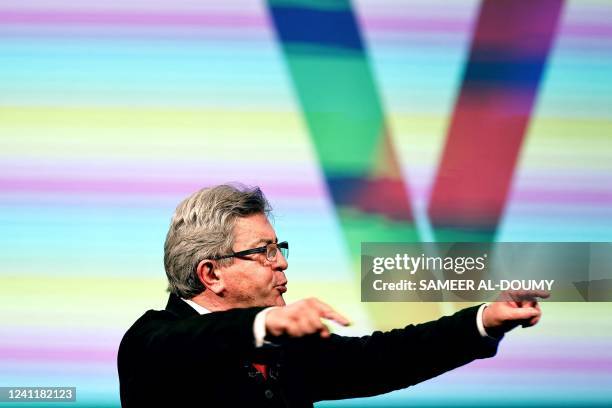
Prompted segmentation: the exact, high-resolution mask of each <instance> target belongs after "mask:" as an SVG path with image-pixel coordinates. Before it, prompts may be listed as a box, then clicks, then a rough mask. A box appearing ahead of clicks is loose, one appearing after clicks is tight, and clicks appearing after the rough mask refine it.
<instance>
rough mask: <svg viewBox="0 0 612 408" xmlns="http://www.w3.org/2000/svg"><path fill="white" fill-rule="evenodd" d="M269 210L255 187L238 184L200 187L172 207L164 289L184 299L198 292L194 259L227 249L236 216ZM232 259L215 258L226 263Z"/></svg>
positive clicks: (223, 263) (262, 196) (217, 253)
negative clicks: (172, 213) (166, 281)
mask: <svg viewBox="0 0 612 408" xmlns="http://www.w3.org/2000/svg"><path fill="white" fill-rule="evenodd" d="M271 211H272V209H271V207H270V204H269V203H268V200H266V197H265V196H264V194H263V192H262V191H261V189H260V188H259V187H248V186H244V185H241V184H234V185H231V184H222V185H219V186H215V187H210V188H204V189H202V190H200V191H197V192H195V193H193V194H192V195H190V196H189V197H187V198H186V199H185V200H183V201H182V202H181V203H180V204H179V205H178V207H176V210H175V211H174V215H173V216H172V222H171V223H170V228H169V230H168V234H167V235H166V243H165V244H164V266H165V268H166V275H167V277H168V291H169V292H171V293H173V294H175V295H176V296H179V297H181V298H184V299H191V298H192V297H194V296H196V295H198V294H200V293H202V292H203V291H204V290H205V289H206V288H205V287H204V285H203V284H202V282H201V281H200V279H199V278H198V276H197V274H196V268H197V266H198V263H199V262H200V261H201V260H203V259H208V258H213V257H215V256H219V255H225V254H228V253H231V251H232V246H233V244H234V234H233V229H234V223H235V220H236V218H238V217H247V216H249V215H253V214H265V215H266V216H268V215H269V214H270V212H271ZM233 261H234V259H233V258H228V259H222V260H219V261H218V262H219V264H221V265H222V266H226V265H229V264H231V263H232V262H233Z"/></svg>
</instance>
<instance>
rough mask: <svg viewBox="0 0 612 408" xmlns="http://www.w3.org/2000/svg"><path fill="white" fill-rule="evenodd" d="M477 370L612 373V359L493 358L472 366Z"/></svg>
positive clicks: (603, 357) (602, 357) (604, 357)
mask: <svg viewBox="0 0 612 408" xmlns="http://www.w3.org/2000/svg"><path fill="white" fill-rule="evenodd" d="M470 367H471V368H472V369H476V370H486V371H490V370H500V371H502V370H504V371H505V370H513V371H514V370H516V371H525V372H527V371H528V372H534V371H540V370H554V371H574V372H575V371H588V372H598V371H602V372H608V373H609V372H610V371H612V357H609V356H601V357H571V356H568V357H536V356H529V357H525V358H521V357H507V358H493V359H488V360H480V361H478V362H476V363H473V364H472V365H471V366H470Z"/></svg>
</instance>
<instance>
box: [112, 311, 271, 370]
mask: <svg viewBox="0 0 612 408" xmlns="http://www.w3.org/2000/svg"><path fill="white" fill-rule="evenodd" d="M262 309H263V308H259V307H257V308H248V309H232V310H228V311H223V312H213V313H208V314H205V315H199V316H192V317H188V318H184V319H175V318H174V316H173V315H171V314H169V313H167V312H165V311H161V312H158V311H149V312H147V313H145V315H144V316H142V317H141V318H140V319H139V320H138V321H137V322H136V323H135V324H134V325H133V326H132V327H131V328H130V330H128V333H126V335H125V336H124V338H123V341H122V342H121V343H122V344H121V346H120V349H119V357H120V358H119V361H120V363H121V360H122V358H121V357H123V356H126V357H127V356H128V355H129V354H133V356H132V357H135V356H136V355H137V356H138V357H141V358H145V359H146V357H147V356H150V357H152V358H153V357H154V358H155V360H157V361H172V360H175V359H184V360H183V361H185V363H186V364H188V363H194V362H203V361H210V360H220V359H223V358H225V357H224V356H227V355H228V353H230V354H231V355H233V356H237V355H239V354H242V353H249V352H251V351H252V350H253V348H254V347H255V340H254V335H253V321H254V320H255V316H256V315H257V313H258V312H259V311H261V310H262ZM175 361H176V360H175ZM179 361H180V360H179Z"/></svg>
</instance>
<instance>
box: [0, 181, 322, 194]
mask: <svg viewBox="0 0 612 408" xmlns="http://www.w3.org/2000/svg"><path fill="white" fill-rule="evenodd" d="M225 181H227V179H226V177H224V179H223V180H213V179H211V178H210V177H206V178H204V177H202V178H201V179H198V180H193V181H175V180H171V181H166V180H163V181H142V180H91V179H88V180H66V179H63V180H57V179H19V180H17V179H0V192H8V193H16V192H36V193H69V194H73V193H76V194H79V193H92V194H132V195H133V194H145V195H148V194H189V193H191V192H194V191H196V190H199V189H200V188H202V187H204V186H206V185H211V184H216V183H223V182H225ZM243 182H244V183H246V184H255V183H252V182H251V180H250V179H249V178H248V177H245V179H244V180H243ZM257 184H258V185H260V186H261V187H262V189H264V191H265V192H266V194H267V195H280V196H289V197H312V196H322V195H324V194H325V192H324V190H323V189H322V187H321V186H318V185H316V184H305V183H294V182H291V181H287V182H286V183H278V182H269V183H268V182H266V181H262V180H261V179H260V180H259V182H258V183H257Z"/></svg>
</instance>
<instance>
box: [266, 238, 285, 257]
mask: <svg viewBox="0 0 612 408" xmlns="http://www.w3.org/2000/svg"><path fill="white" fill-rule="evenodd" d="M279 250H280V252H281V254H283V257H284V258H285V259H287V257H288V256H289V244H288V243H286V242H280V243H278V244H269V245H268V246H267V248H266V258H267V259H268V261H274V260H275V259H276V255H277V254H278V251H279Z"/></svg>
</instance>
